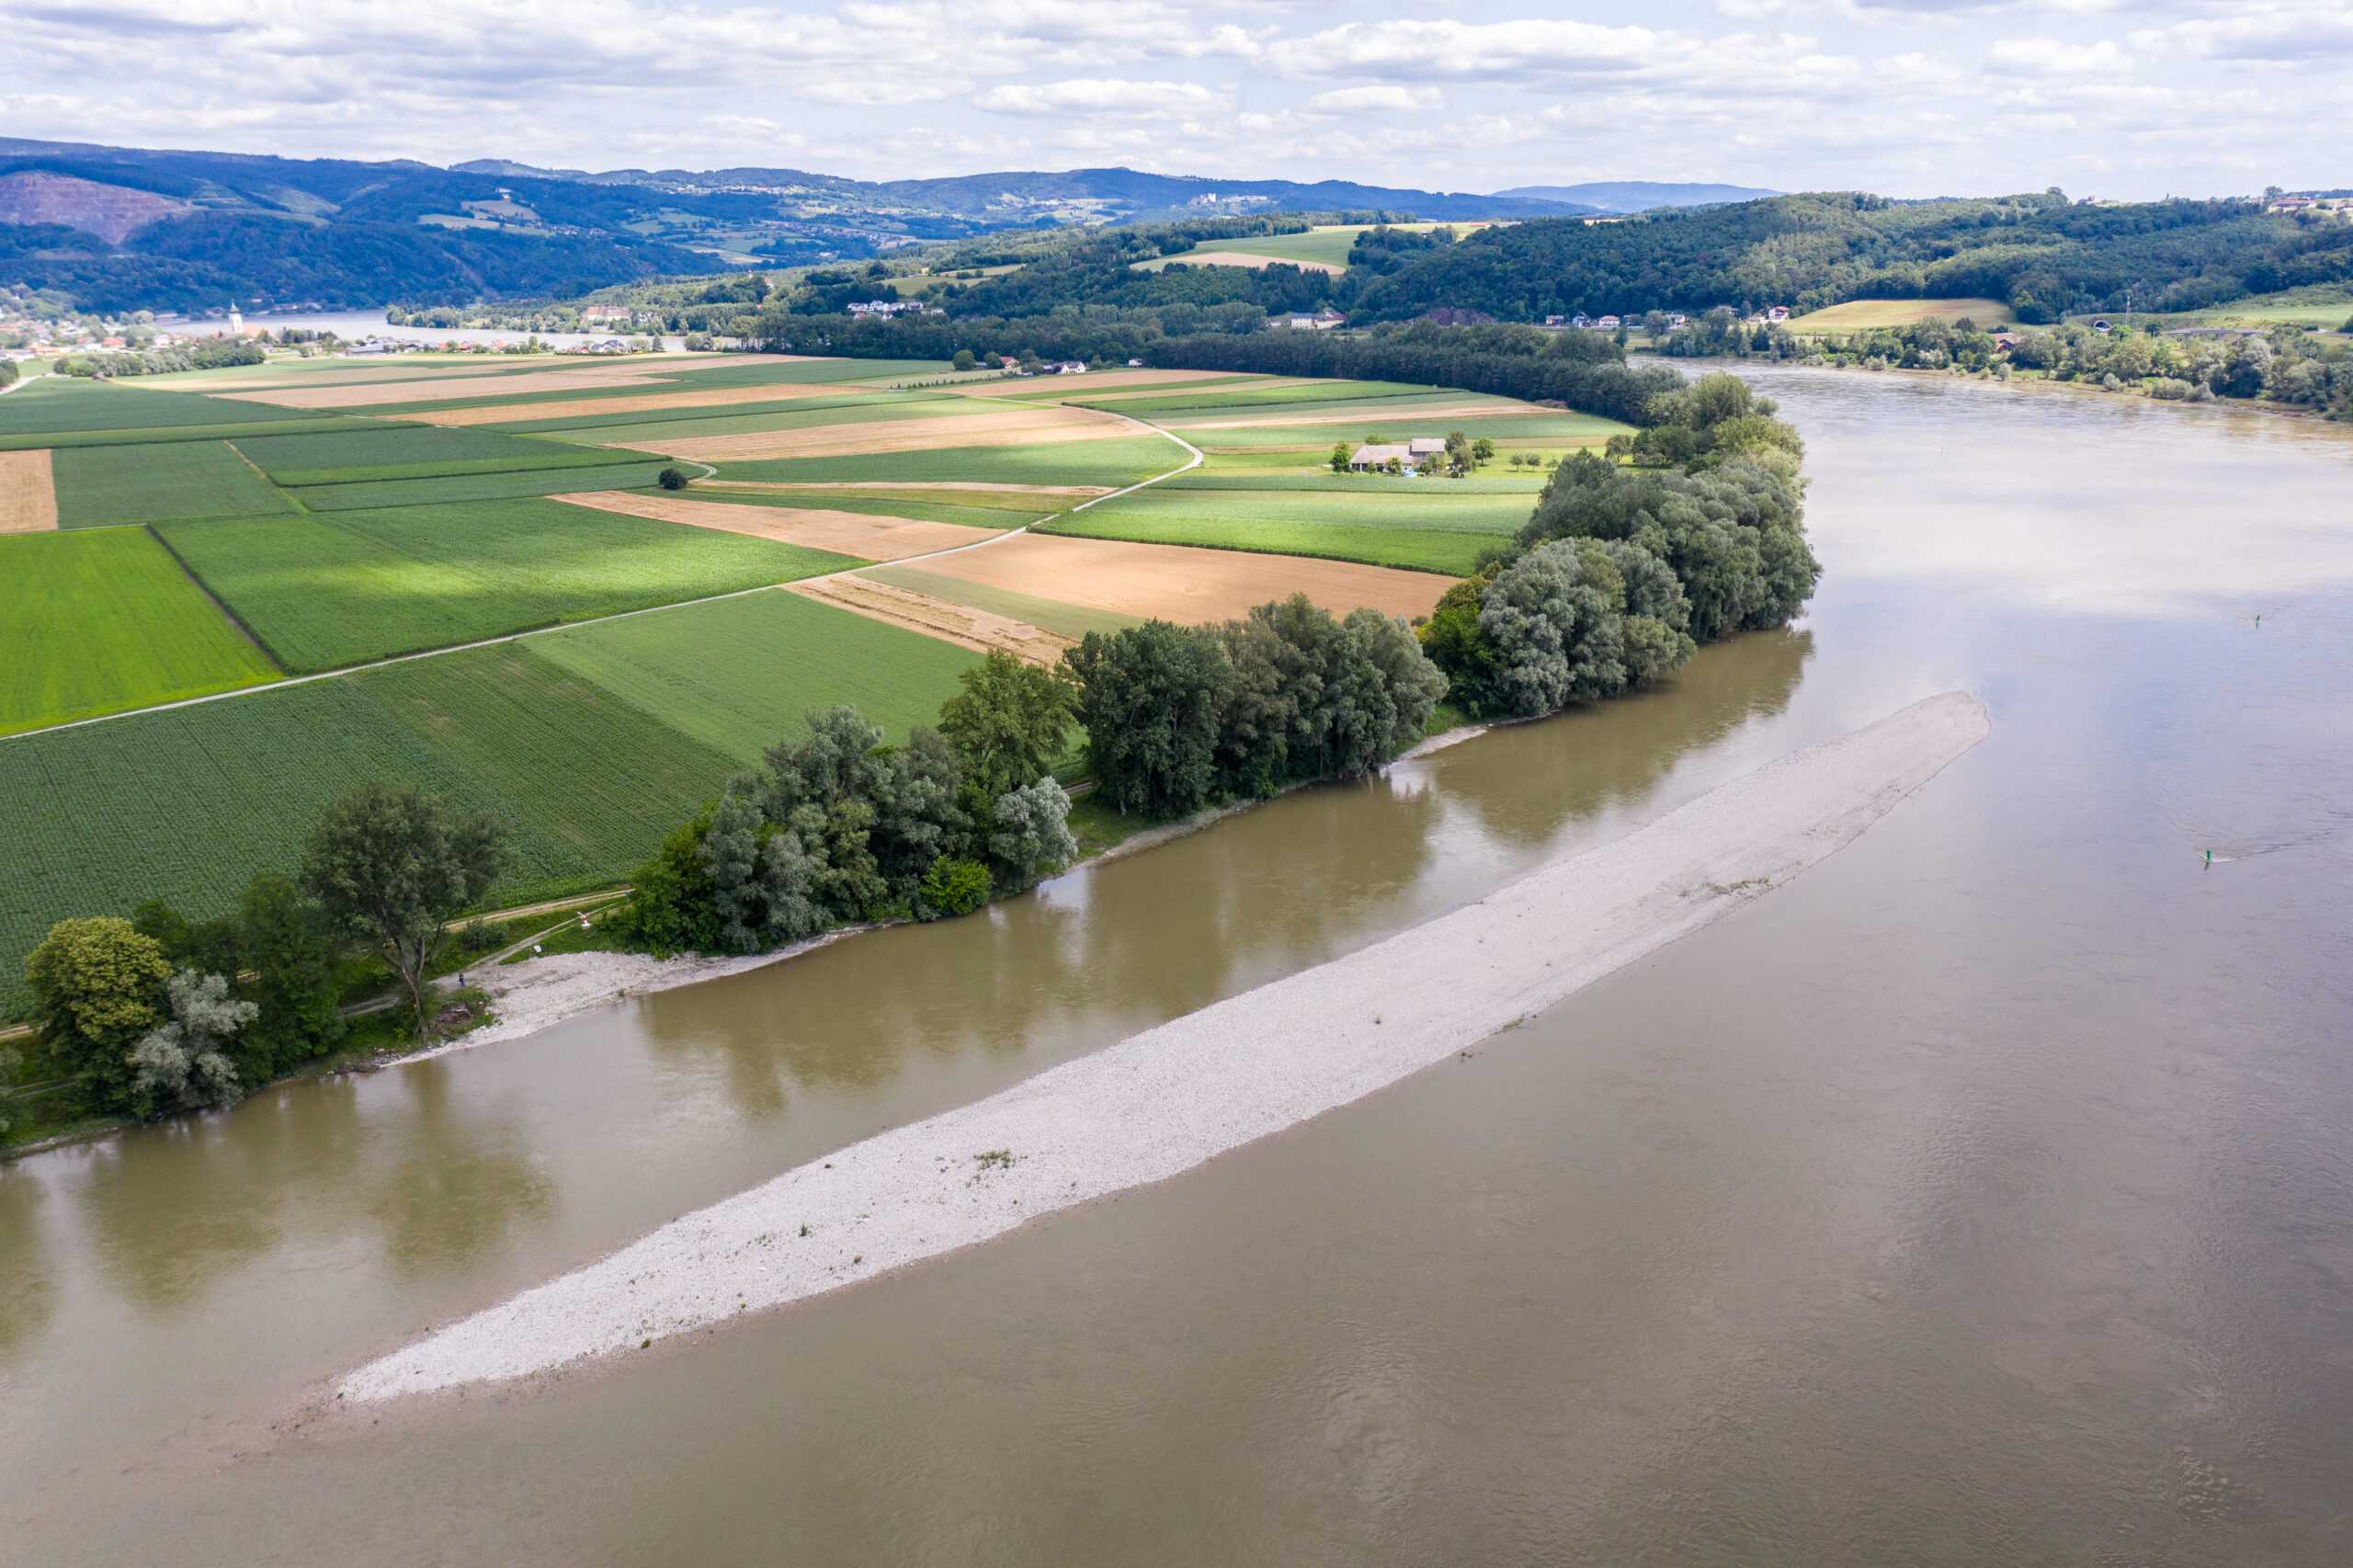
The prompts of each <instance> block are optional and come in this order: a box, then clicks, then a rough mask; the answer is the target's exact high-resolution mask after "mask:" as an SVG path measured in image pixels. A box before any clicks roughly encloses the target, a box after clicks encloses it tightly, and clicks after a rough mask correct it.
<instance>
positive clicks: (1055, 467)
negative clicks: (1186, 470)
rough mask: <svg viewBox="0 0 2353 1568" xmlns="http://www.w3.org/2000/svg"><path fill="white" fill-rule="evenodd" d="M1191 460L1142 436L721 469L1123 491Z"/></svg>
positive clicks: (774, 476) (802, 478) (768, 477)
mask: <svg viewBox="0 0 2353 1568" xmlns="http://www.w3.org/2000/svg"><path fill="white" fill-rule="evenodd" d="M1185 455H1186V454H1185V453H1184V451H1183V450H1182V449H1179V448H1178V447H1177V446H1176V444H1175V443H1173V442H1171V441H1170V440H1169V439H1168V438H1167V437H1165V436H1144V435H1136V436H1130V437H1123V438H1118V439H1111V440H1100V441H1066V442H1057V443H1052V444H1038V445H1029V446H1006V447H941V448H937V449H932V450H928V451H910V452H878V453H861V454H851V455H845V456H840V457H826V458H787V459H782V460H775V459H768V460H756V461H727V462H722V463H720V465H719V475H718V477H719V478H720V479H722V480H730V481H732V480H757V481H764V482H771V483H836V484H841V483H850V484H856V483H867V482H875V483H909V482H917V483H955V484H997V483H1013V484H1021V483H1034V484H1048V485H1055V486H1066V485H1082V484H1084V485H1101V486H1103V487H1105V488H1108V489H1113V490H1116V489H1119V488H1120V487H1121V486H1123V485H1129V484H1135V483H1140V482H1142V481H1143V480H1146V479H1150V478H1151V477H1152V476H1153V475H1154V474H1156V473H1165V472H1168V471H1169V470H1170V469H1172V468H1175V467H1176V465H1177V464H1179V463H1181V462H1183V461H1184V460H1185ZM714 461H716V460H714Z"/></svg>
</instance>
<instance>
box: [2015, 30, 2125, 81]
mask: <svg viewBox="0 0 2353 1568" xmlns="http://www.w3.org/2000/svg"><path fill="white" fill-rule="evenodd" d="M1985 58H1986V60H1987V62H1990V63H1991V64H1994V65H1995V66H1998V67H2000V68H2001V69H2002V70H2004V71H2014V72H2024V73H2025V74H2028V75H2032V76H2105V75H2109V74H2112V73H2115V72H2118V71H2121V70H2124V69H2125V68H2126V67H2128V66H2129V65H2131V61H2130V60H2128V59H2126V58H2125V55H2124V51H2122V50H2120V49H2119V48H2117V47H2116V45H2115V44H2114V43H2113V42H2112V41H2110V40H2107V39H2102V40H2099V41H2098V42H2097V43H2092V44H2071V43H2068V42H2065V41H2063V40H2060V39H2055V38H2006V39H2001V40H1996V41H1995V44H1994V45H1993V47H1992V48H1990V49H1988V50H1987V51H1985Z"/></svg>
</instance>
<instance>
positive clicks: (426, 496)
mask: <svg viewBox="0 0 2353 1568" xmlns="http://www.w3.org/2000/svg"><path fill="white" fill-rule="evenodd" d="M625 456H627V454H625V453H621V452H606V453H604V454H603V457H604V459H605V461H603V462H601V463H598V464H597V466H595V467H593V468H592V467H588V466H586V465H585V464H584V465H582V466H579V467H576V468H535V469H523V470H518V471H517V472H512V473H459V474H430V475H425V476H421V477H419V478H416V479H380V480H371V481H369V482H367V483H359V484H317V485H313V486H311V487H310V488H308V489H306V490H302V491H300V492H298V494H300V496H301V502H302V505H303V506H305V507H307V508H309V509H310V510H311V511H313V512H358V511H381V510H382V509H384V508H385V507H388V506H449V505H451V504H452V503H455V502H460V501H513V500H520V499H525V498H528V497H530V496H534V495H554V494H559V493H561V492H563V491H567V490H636V489H642V488H644V487H645V486H647V485H650V484H653V483H655V482H656V481H657V480H658V479H659V478H660V477H661V473H662V471H663V470H664V469H665V468H667V467H669V466H670V465H669V464H667V463H665V462H663V461H662V460H660V459H658V458H639V459H637V460H635V461H627V462H624V461H616V459H620V458H623V457H625Z"/></svg>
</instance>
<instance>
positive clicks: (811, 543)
mask: <svg viewBox="0 0 2353 1568" xmlns="http://www.w3.org/2000/svg"><path fill="white" fill-rule="evenodd" d="M553 499H555V500H558V501H569V502H570V503H572V504H573V505H574V506H593V507H595V508H596V509H597V510H598V511H600V512H620V513H621V514H623V515H624V516H627V517H651V518H653V519H654V521H656V522H664V523H684V524H686V525H687V526H688V527H689V528H717V529H719V530H721V531H722V532H724V533H732V534H749V535H751V536H752V537H754V538H755V539H772V540H781V541H782V542H784V543H786V544H797V545H800V546H801V547H803V548H804V549H808V550H824V551H832V552H833V553H834V554H835V555H854V556H857V557H858V558H859V559H860V560H864V561H904V560H905V559H906V558H907V557H908V556H910V555H929V554H932V553H934V552H935V551H942V550H953V549H955V548H956V547H957V546H959V545H965V544H974V543H977V542H979V541H980V540H984V539H988V538H991V537H993V535H992V534H991V533H990V531H989V530H987V529H985V528H966V527H965V526H964V525H962V524H961V523H926V522H918V521H917V520H915V518H913V517H872V516H869V515H867V514H865V513H862V512H836V511H833V510H830V509H828V508H823V507H801V506H729V505H727V504H726V503H725V502H723V501H689V500H687V499H685V498H684V497H682V496H677V495H670V494H663V493H661V492H658V491H657V492H653V493H646V492H642V491H626V490H599V491H591V492H589V493H587V494H578V495H558V496H555V497H554V498H553Z"/></svg>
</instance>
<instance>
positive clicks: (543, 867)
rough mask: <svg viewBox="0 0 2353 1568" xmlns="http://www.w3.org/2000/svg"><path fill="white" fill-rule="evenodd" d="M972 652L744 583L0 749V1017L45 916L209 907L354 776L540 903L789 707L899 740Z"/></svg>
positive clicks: (694, 787)
mask: <svg viewBox="0 0 2353 1568" xmlns="http://www.w3.org/2000/svg"><path fill="white" fill-rule="evenodd" d="M77 537H80V538H85V539H86V538H106V537H113V536H104V535H83V536H77ZM122 537H135V536H129V535H126V536H122ZM845 654H847V656H844V655H845ZM972 662H973V655H972V654H970V653H964V652H963V651H962V650H961V649H956V648H951V647H949V646H947V645H946V644H943V643H939V642H934V641H932V640H931V639H929V638H926V637H922V636H919V635H917V634H915V633H914V632H910V631H900V630H898V629H897V628H895V627H891V626H885V625H883V624H881V622H878V621H871V620H868V619H864V618H862V617H858V616H852V615H849V614H847V613H845V612H843V611H840V610H835V609H831V608H826V607H824V606H823V605H817V604H813V603H811V602H809V601H807V600H804V599H801V598H800V597H797V596H794V595H790V594H784V593H769V594H758V595H754V596H752V597H748V598H745V599H733V600H727V601H723V602H722V603H720V604H715V605H697V606H691V607H688V608H682V609H676V610H665V611H663V612H661V613H659V614H657V615H650V616H644V617H640V618H635V619H629V620H621V621H610V622H606V623H604V624H602V625H598V626H594V627H582V628H579V629H577V630H575V631H563V632H560V633H556V634H553V635H551V636H548V637H543V638H535V639H533V640H531V641H530V642H527V643H504V644H501V645H499V646H497V647H494V648H481V649H472V650H469V651H467V652H465V653H450V654H445V655H443V656H441V657H438V658H432V659H419V660H414V661H410V662H407V663H404V664H399V665H387V666H385V667H383V668H381V669H377V670H369V671H366V672H363V673H361V674H358V675H353V676H340V677H337V678H335V679H333V680H323V681H313V682H309V683H305V684H302V685H298V686H290V687H283V688H281V689H278V690H275V691H267V692H257V693H255V694H253V695H251V696H246V697H239V698H235V699H230V700H228V701H223V702H212V703H205V704H201V705H199V706H197V707H192V708H184V709H174V710H166V711H164V712H159V713H146V714H135V715H131V716H129V717H126V718H122V719H116V720H110V721H108V722H105V723H102V724H93V725H89V726H87V727H85V728H82V729H76V730H67V731H61V732H59V733H54V734H48V735H36V736H29V737H26V738H24V739H21V740H16V741H10V742H7V743H6V744H0V884H5V885H6V887H7V888H8V889H9V896H8V897H7V898H6V899H5V900H0V1012H13V1011H16V1010H17V1009H19V1008H21V1006H23V1003H24V993H23V988H22V984H21V981H20V979H19V977H20V976H21V974H22V965H23V959H24V955H25V954H26V953H27V952H28V951H29V950H30V949H31V948H32V947H33V945H34V944H35V943H36V942H38V941H39V940H40V937H41V935H42V934H43V933H45V932H46V931H47V930H48V929H49V927H50V926H51V924H52V923H54V922H55V921H57V920H60V919H63V918H64V917H66V916H68V915H89V914H100V913H111V914H127V913H128V912H129V911H130V910H131V907H132V906H133V905H134V904H136V903H139V902H140V901H141V900H142V899H145V898H150V897H162V898H165V899H168V900H170V901H172V902H173V903H175V904H176V905H178V906H179V907H180V908H182V909H184V910H186V911H187V912H188V913H189V914H191V915H211V914H215V913H217V912H219V911H220V910H222V908H224V907H225V906H226V905H227V904H228V903H229V901H230V900H231V899H232V898H233V896H234V894H235V892H236V890H237V889H239V888H241V887H243V886H244V883H245V881H246V880H247V879H248V878H250V877H251V876H253V875H254V874H255V873H256V872H257V871H262V870H280V871H286V870H291V869H293V867H294V864H295V861H296V859H297V858H298V855H299V852H300V847H301V841H302V838H303V835H305V834H306V833H307V832H308V831H309V829H310V826H311V824H312V823H313V821H315V820H316V818H317V816H318V814H319V812H321V811H322V810H323V809H324V807H325V806H326V805H327V803H328V802H329V801H332V800H334V799H335V797H336V796H337V795H339V794H341V793H342V792H343V791H345V790H349V789H351V788H353V787H355V786H357V785H358V784H361V783H365V782H369V781H370V780H383V781H386V782H391V783H398V784H415V785H418V786H421V787H423V788H425V789H427V790H432V791H434V792H436V793H438V794H440V795H442V796H445V797H447V798H449V799H450V800H452V801H456V802H457V803H458V804H460V806H462V807H466V808H470V809H474V810H480V811H485V812H492V813H493V814H494V815H496V816H497V817H499V818H500V819H501V820H502V821H504V822H505V823H506V824H507V825H508V827H509V829H510V830H511V832H512V833H513V834H514V837H515V847H516V850H517V857H518V861H519V863H518V865H517V868H516V869H515V870H514V871H513V872H512V873H510V875H509V876H508V877H507V878H506V881H505V882H504V883H503V884H502V885H501V886H500V887H499V888H497V889H496V890H494V892H493V894H492V900H493V902H494V903H510V902H522V901H524V900H528V899H532V898H540V897H552V896H556V895H559V894H562V893H563V892H574V891H579V890H581V889H583V888H585V887H590V886H596V885H599V884H602V883H605V882H608V881H614V880H616V879H618V878H620V877H623V876H626V875H627V874H628V873H629V871H630V870H631V869H632V868H633V867H635V866H636V865H637V864H638V863H640V862H641V861H642V860H643V859H644V858H645V857H646V856H647V855H648V854H649V853H651V852H652V850H653V849H654V846H655V845H657V844H658V843H660V841H661V839H662V836H663V835H665V834H666V833H668V832H669V831H670V829H671V828H673V827H675V826H676V825H677V824H678V823H679V822H681V821H683V820H684V819H685V818H686V817H687V816H688V814H690V813H691V812H693V811H694V809H695V807H696V806H697V805H698V804H699V802H700V801H704V800H706V799H708V798H709V797H710V795H712V794H713V793H715V792H716V791H717V790H718V789H719V787H720V785H721V784H722V783H723V782H724V781H725V780H726V778H728V776H729V775H730V774H732V773H733V772H735V771H737V770H738V769H739V768H741V767H743V766H745V764H746V763H748V762H750V761H753V760H755V759H756V756H757V755H758V752H759V750H760V749H761V748H762V747H763V746H765V745H767V744H770V743H772V742H774V741H777V740H780V739H784V738H786V737H788V736H790V735H792V734H795V733H805V727H804V725H803V723H802V715H803V714H805V713H806V712H808V711H809V710H813V709H816V708H821V707H824V706H826V705H827V704H830V703H834V702H844V701H849V702H856V703H858V705H859V706H860V707H861V708H862V709H863V710H865V711H866V712H868V713H869V714H870V716H871V717H872V718H873V719H874V720H875V721H876V722H878V723H880V724H881V725H882V726H883V727H884V728H885V729H886V730H887V731H889V732H890V733H892V736H894V737H903V736H904V734H905V733H906V731H907V729H908V728H909V727H911V726H912V725H914V724H916V723H922V722H929V721H930V719H931V717H932V716H933V714H934V713H935V712H936V711H937V710H938V705H939V703H940V702H941V701H943V700H944V699H946V698H948V697H949V696H950V695H951V694H952V693H953V692H954V690H955V677H956V675H957V673H958V672H959V671H961V669H963V668H965V667H966V666H967V665H970V664H972ZM607 679H609V680H610V681H611V682H612V683H613V684H612V685H611V686H608V685H606V684H603V683H604V681H605V680H607ZM673 710H675V711H677V712H679V713H681V714H683V715H684V716H685V722H684V723H679V724H674V723H671V722H664V718H665V715H667V714H668V713H669V712H671V711H673ZM704 734H708V735H710V736H712V737H714V738H715V739H716V740H718V741H720V742H722V743H723V744H713V743H712V742H711V741H707V740H705V739H703V738H701V736H702V735H704Z"/></svg>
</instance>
